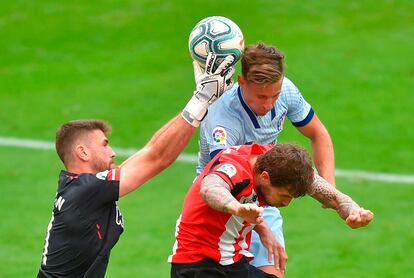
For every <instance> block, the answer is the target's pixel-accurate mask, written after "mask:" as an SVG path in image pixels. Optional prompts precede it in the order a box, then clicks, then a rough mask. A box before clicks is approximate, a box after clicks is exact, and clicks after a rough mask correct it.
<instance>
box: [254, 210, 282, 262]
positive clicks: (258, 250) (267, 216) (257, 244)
mask: <svg viewBox="0 0 414 278" xmlns="http://www.w3.org/2000/svg"><path fill="white" fill-rule="evenodd" d="M263 217H264V221H265V222H266V224H267V225H268V226H269V228H270V229H271V230H272V232H273V234H274V235H275V238H276V240H277V241H278V242H279V243H280V244H281V245H282V246H283V247H285V238H284V237H283V229H282V224H283V219H282V216H281V215H280V211H279V209H277V208H275V207H271V206H266V207H264V212H263ZM250 253H252V254H253V255H254V259H253V260H252V261H251V262H250V264H252V265H254V266H255V267H261V266H266V265H274V262H273V258H272V261H271V262H269V260H268V257H267V249H266V247H264V246H263V244H262V242H261V241H260V237H259V235H258V234H257V233H256V232H255V231H252V242H251V244H250Z"/></svg>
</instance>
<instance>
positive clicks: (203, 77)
mask: <svg viewBox="0 0 414 278" xmlns="http://www.w3.org/2000/svg"><path fill="white" fill-rule="evenodd" d="M216 60H217V55H216V54H214V53H212V52H210V53H209V54H208V56H207V60H206V67H205V72H203V69H202V68H201V66H200V64H199V63H198V62H197V61H193V68H194V79H195V82H196V86H197V88H196V91H195V92H194V94H195V95H196V96H197V98H198V99H200V100H202V101H208V103H209V104H212V103H213V102H214V101H215V100H216V99H217V98H219V97H220V96H221V95H222V94H223V93H224V92H225V91H227V90H229V89H230V88H231V87H232V86H233V78H232V77H233V74H234V68H233V67H232V66H231V65H232V63H233V61H234V57H233V56H231V55H229V56H227V57H226V58H225V59H224V60H223V61H222V62H221V64H220V65H219V66H218V67H217V69H216V70H215V71H214V72H213V68H214V65H215V64H216Z"/></svg>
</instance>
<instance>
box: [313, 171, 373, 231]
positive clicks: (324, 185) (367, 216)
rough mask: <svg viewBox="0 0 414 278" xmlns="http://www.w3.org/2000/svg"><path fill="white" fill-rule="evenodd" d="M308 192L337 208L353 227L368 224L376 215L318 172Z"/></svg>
mask: <svg viewBox="0 0 414 278" xmlns="http://www.w3.org/2000/svg"><path fill="white" fill-rule="evenodd" d="M308 194H309V195H310V196H311V197H313V198H314V199H316V200H318V201H319V202H321V203H322V204H323V205H324V206H325V207H328V208H333V209H334V210H336V211H337V212H338V214H339V216H340V217H341V218H342V219H344V220H345V221H346V223H347V224H348V226H350V227H351V228H359V227H363V226H366V225H368V223H369V222H370V221H371V220H372V219H373V217H374V214H373V213H372V212H371V211H370V210H366V209H364V208H361V207H360V206H359V205H358V204H357V203H355V202H354V200H352V199H351V197H349V196H348V195H345V194H344V193H342V192H340V191H339V190H337V189H336V188H335V187H333V186H332V185H330V184H329V183H328V182H327V181H326V180H325V179H324V178H322V177H321V176H319V175H317V174H315V178H314V181H313V184H312V185H311V186H310V187H309V189H308Z"/></svg>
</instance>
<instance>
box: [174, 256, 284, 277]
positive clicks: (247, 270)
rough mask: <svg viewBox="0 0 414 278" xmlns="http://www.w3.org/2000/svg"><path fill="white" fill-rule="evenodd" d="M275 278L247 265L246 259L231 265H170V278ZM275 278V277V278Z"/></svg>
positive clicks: (201, 263)
mask: <svg viewBox="0 0 414 278" xmlns="http://www.w3.org/2000/svg"><path fill="white" fill-rule="evenodd" d="M216 277H217V278H224V277H229V278H261V277H263V278H265V277H268V278H271V277H272V278H275V277H276V276H275V275H272V274H267V273H265V272H263V271H261V270H260V269H258V268H256V267H254V266H252V265H250V264H249V261H248V260H247V259H246V258H243V259H241V260H240V261H238V262H236V263H234V264H231V265H221V264H219V263H217V262H215V261H213V260H211V259H208V258H206V259H204V260H202V261H200V262H197V263H191V264H174V263H173V264H171V278H216ZM276 278H277V277H276Z"/></svg>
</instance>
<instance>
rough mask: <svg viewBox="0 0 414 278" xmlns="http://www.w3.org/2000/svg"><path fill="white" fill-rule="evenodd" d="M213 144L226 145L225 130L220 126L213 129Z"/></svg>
mask: <svg viewBox="0 0 414 278" xmlns="http://www.w3.org/2000/svg"><path fill="white" fill-rule="evenodd" d="M212 135H213V144H214V145H226V141H227V132H226V130H225V129H224V128H222V127H216V128H214V129H213V134H212Z"/></svg>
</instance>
